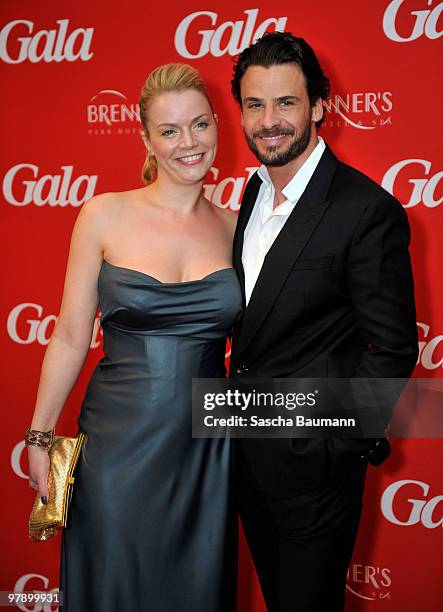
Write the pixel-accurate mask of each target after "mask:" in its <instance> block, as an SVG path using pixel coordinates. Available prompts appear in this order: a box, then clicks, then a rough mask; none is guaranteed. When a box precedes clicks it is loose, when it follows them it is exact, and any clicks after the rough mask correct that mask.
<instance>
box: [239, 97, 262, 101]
mask: <svg viewBox="0 0 443 612" xmlns="http://www.w3.org/2000/svg"><path fill="white" fill-rule="evenodd" d="M261 101H262V98H254V96H248V97H247V98H243V102H261Z"/></svg>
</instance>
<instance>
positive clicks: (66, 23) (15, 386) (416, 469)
mask: <svg viewBox="0 0 443 612" xmlns="http://www.w3.org/2000/svg"><path fill="white" fill-rule="evenodd" d="M0 10H1V23H0V66H1V71H2V77H3V81H2V82H3V83H4V86H3V95H2V96H1V97H0V108H1V117H2V120H3V123H4V125H3V144H4V146H3V154H2V158H1V171H2V193H1V196H0V197H1V204H0V206H1V213H2V218H3V228H6V231H5V229H4V230H3V233H2V236H3V239H2V241H1V245H0V248H1V249H2V251H3V252H2V253H1V259H2V261H3V262H5V263H6V264H7V265H5V266H4V267H3V274H2V289H3V290H4V298H3V300H2V305H1V313H0V317H1V321H2V324H1V335H2V339H1V340H2V347H3V355H4V357H5V360H4V364H3V367H2V373H3V385H2V391H3V408H4V409H3V415H2V431H3V435H2V443H1V445H0V453H1V469H2V473H3V482H5V484H6V487H3V491H2V494H3V503H2V505H1V508H2V510H1V512H2V519H1V524H2V526H3V529H2V536H1V538H2V550H3V553H2V555H3V559H2V563H1V566H2V576H1V584H0V590H14V589H15V590H18V591H20V590H22V591H23V590H33V589H37V590H44V591H51V590H53V589H56V588H57V584H58V563H59V560H58V555H59V547H60V539H59V538H58V537H57V538H55V539H53V540H52V541H49V542H47V543H38V544H35V543H31V542H29V541H28V537H27V519H28V514H29V511H30V508H31V506H32V503H33V492H32V491H31V490H29V489H28V483H27V462H26V453H24V452H23V447H24V445H23V441H22V438H23V432H24V430H25V429H26V427H27V426H28V425H29V423H30V420H31V415H32V411H33V403H34V399H35V393H36V389H37V383H38V376H39V371H40V366H41V362H42V358H43V355H44V351H45V346H46V344H47V342H48V340H49V338H50V336H51V333H52V330H53V326H54V321H55V319H56V316H57V313H58V309H59V306H60V298H61V292H62V286H63V277H64V271H65V264H66V257H67V253H68V247H69V238H70V233H71V230H72V226H73V224H74V222H75V218H76V216H77V214H78V211H79V207H80V206H81V205H82V204H83V202H84V201H85V199H87V198H89V197H91V196H92V195H93V194H94V193H100V192H103V191H119V190H123V189H128V188H131V187H138V186H140V178H139V175H140V169H141V166H142V163H143V159H144V147H143V145H142V142H141V140H140V138H139V135H138V133H139V126H138V123H137V113H138V109H137V100H138V96H139V92H140V89H141V86H142V84H143V82H144V80H145V78H146V76H147V74H148V73H149V72H150V71H151V70H152V69H153V68H154V67H155V66H157V65H159V64H162V63H166V62H170V61H188V62H190V63H192V64H193V65H195V66H196V67H197V68H198V69H199V70H200V71H201V72H202V73H203V75H204V77H205V78H206V80H207V82H208V85H209V89H210V92H211V94H212V98H213V101H214V105H215V108H216V111H217V113H218V115H219V119H220V122H219V126H220V146H219V154H218V157H217V160H216V165H215V166H214V168H212V170H211V173H210V175H209V176H208V178H207V185H206V193H207V195H208V197H209V198H210V199H211V201H212V202H214V204H215V205H218V206H222V207H227V206H229V207H230V208H232V209H233V210H238V207H239V200H240V197H241V193H242V191H243V188H244V185H245V182H246V180H247V178H248V176H249V175H250V173H251V172H252V171H253V169H254V168H255V167H256V166H257V162H256V160H255V159H254V158H253V157H252V155H251V154H250V153H249V151H248V150H247V147H246V145H245V143H244V141H243V135H242V131H241V127H240V118H239V111H238V108H237V107H236V105H235V104H234V102H233V100H232V99H231V96H230V90H229V82H230V78H231V72H232V55H234V54H236V53H238V51H239V50H241V49H242V48H243V47H244V46H247V45H249V44H250V42H251V41H252V40H253V38H254V36H260V35H261V34H262V33H263V32H264V31H265V30H266V29H270V30H275V29H280V30H282V29H286V30H289V31H292V32H293V33H294V34H296V35H300V36H303V37H304V38H306V39H307V40H308V42H310V44H311V45H312V46H313V47H314V49H315V50H316V51H317V53H318V56H319V58H320V61H321V63H322V64H323V66H324V68H325V71H326V73H327V74H328V75H329V77H330V79H331V83H332V100H331V103H330V111H331V112H330V114H329V115H328V117H327V120H326V124H325V126H324V127H323V128H322V130H321V133H322V135H323V137H324V138H325V140H326V141H327V142H328V143H329V145H330V146H331V147H332V149H333V150H334V151H335V152H336V154H337V155H338V156H339V157H340V158H341V159H343V160H344V161H346V162H348V163H350V164H352V165H354V166H357V167H358V168H359V169H360V170H362V171H363V172H366V173H367V174H368V175H369V176H371V177H372V178H374V179H375V180H376V181H377V182H379V183H380V184H382V185H383V186H384V187H385V188H386V189H388V190H389V191H391V192H393V193H394V194H395V195H396V196H397V197H398V198H399V199H400V201H401V202H402V204H403V205H404V207H405V208H406V211H407V213H408V216H409V219H410V223H411V226H412V247H411V251H412V258H413V266H414V273H415V284H416V298H417V325H418V327H419V336H420V347H421V352H420V358H419V363H418V364H417V368H416V372H415V376H419V377H441V376H442V368H443V342H442V340H443V318H442V305H443V293H442V285H441V283H440V284H439V281H440V255H441V252H442V238H441V236H442V226H443V223H442V214H441V211H442V206H441V204H442V202H443V189H442V184H443V181H442V180H441V179H442V177H443V172H442V169H441V157H440V155H439V153H440V151H439V148H440V142H441V138H437V136H436V127H437V125H438V123H439V122H440V117H441V108H442V102H443V100H442V90H443V88H442V85H441V83H439V82H438V76H440V73H441V59H442V58H441V50H442V48H441V40H440V39H441V37H442V35H443V17H442V12H443V3H438V1H437V0H393V1H389V0H361V1H360V2H357V3H348V2H341V3H331V2H327V1H326V0H319V1H318V2H316V3H312V2H311V1H310V0H299V1H298V2H296V3H294V2H290V1H289V0H282V1H280V2H274V3H269V2H265V1H264V0H254V1H253V0H251V2H247V3H246V2H243V1H241V2H234V0H226V2H224V3H219V2H215V1H211V0H206V1H205V0H199V1H197V0H184V1H183V2H177V3H168V7H167V11H165V10H164V8H163V6H162V5H161V3H145V2H141V1H140V0H133V1H132V2H130V3H124V4H122V3H120V2H115V1H113V0H108V1H107V2H104V1H103V0H98V1H97V2H93V3H85V2H77V3H73V2H68V1H66V0H61V1H60V0H57V1H56V0H47V1H46V2H45V3H42V2H38V1H37V0H25V1H24V2H20V3H18V2H13V1H12V0H4V1H3V2H2V6H1V9H0ZM95 331H96V333H95V335H94V341H93V345H92V347H91V351H90V355H89V358H88V361H87V364H86V367H85V371H84V372H83V374H82V376H81V378H80V380H79V382H78V384H77V385H76V387H75V389H74V391H73V393H72V394H71V397H70V399H69V401H68V403H67V405H66V408H65V410H64V412H63V415H62V417H61V420H60V422H59V426H58V433H60V434H66V435H68V434H73V433H74V432H75V420H76V417H77V414H78V411H79V407H80V403H81V400H82V396H83V393H84V390H85V386H86V383H87V380H88V377H89V375H90V372H91V370H92V368H93V366H94V364H95V363H96V361H97V360H98V359H99V357H100V354H101V344H102V338H101V333H100V328H98V327H96V330H95ZM442 448H443V443H442V442H441V441H440V440H406V439H405V440H397V441H394V453H393V457H392V458H391V459H390V460H389V462H388V463H387V464H386V465H385V467H384V468H383V469H381V470H378V471H376V470H373V469H371V470H370V473H369V477H368V486H367V493H366V498H365V510H364V515H363V520H362V525H361V529H360V534H359V538H358V543H357V547H356V551H355V555H354V558H353V561H352V565H351V567H350V571H349V578H348V592H347V609H348V610H349V611H359V612H371V611H375V610H377V611H378V610H383V611H386V612H394V611H395V612H397V611H401V612H408V611H414V612H415V611H416V610H417V608H418V607H420V608H421V609H423V610H427V611H428V612H430V611H434V610H437V609H438V610H439V609H441V608H440V605H441V604H442V600H443V596H442V586H441V575H440V572H441V566H442V563H443V551H442V535H441V534H442V531H441V529H442V526H443V495H442V494H443V485H442V479H441V467H442V452H441V451H442ZM240 556H241V559H240V578H241V580H240V585H241V586H240V594H239V601H240V605H239V609H240V611H241V612H249V611H250V612H259V611H262V610H264V605H263V603H262V599H261V595H260V591H259V588H258V585H257V582H256V578H255V575H254V573H253V569H252V565H251V561H250V558H249V555H248V551H247V548H246V546H245V544H244V542H243V540H242V546H241V551H240ZM296 571H297V568H294V572H296ZM439 604H440V605H439ZM325 606H327V604H326V603H325ZM22 609H23V610H24V609H34V610H41V609H42V608H41V607H39V606H35V607H32V606H28V608H25V607H22ZM49 609H50V608H49V607H48V608H45V610H49ZM325 609H326V607H325Z"/></svg>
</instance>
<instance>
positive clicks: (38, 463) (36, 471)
mask: <svg viewBox="0 0 443 612" xmlns="http://www.w3.org/2000/svg"><path fill="white" fill-rule="evenodd" d="M28 459H29V486H30V487H31V489H35V490H36V491H37V492H38V494H39V496H40V498H41V500H42V502H43V503H44V504H47V503H48V499H49V490H48V475H49V469H50V467H51V460H50V459H49V454H48V451H47V450H45V449H43V448H40V447H38V446H28Z"/></svg>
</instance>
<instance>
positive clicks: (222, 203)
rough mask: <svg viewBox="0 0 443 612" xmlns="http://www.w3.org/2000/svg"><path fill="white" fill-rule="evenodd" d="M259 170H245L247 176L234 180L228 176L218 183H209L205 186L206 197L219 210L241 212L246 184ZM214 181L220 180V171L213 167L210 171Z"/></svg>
mask: <svg viewBox="0 0 443 612" xmlns="http://www.w3.org/2000/svg"><path fill="white" fill-rule="evenodd" d="M256 170H257V167H252V166H251V167H249V168H245V171H246V173H247V176H241V177H238V178H234V177H233V176H228V177H226V178H224V179H222V180H221V181H219V182H218V183H208V184H206V185H204V186H203V192H204V195H205V197H206V198H207V199H208V200H209V201H210V202H212V203H213V204H215V205H216V206H218V207H219V208H230V209H231V210H239V209H240V202H241V198H242V194H243V190H244V188H245V185H246V183H247V182H248V181H249V179H250V178H251V176H252V175H253V174H254V172H255V171H256ZM209 172H210V173H211V174H212V178H213V179H214V181H217V180H218V177H219V172H220V171H219V169H218V168H215V167H212V168H211V169H210V171H209Z"/></svg>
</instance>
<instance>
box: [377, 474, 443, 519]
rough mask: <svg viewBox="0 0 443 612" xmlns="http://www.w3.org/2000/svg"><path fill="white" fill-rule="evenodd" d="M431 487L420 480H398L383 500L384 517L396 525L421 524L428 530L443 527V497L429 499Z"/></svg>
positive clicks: (437, 496) (390, 486) (384, 494)
mask: <svg viewBox="0 0 443 612" xmlns="http://www.w3.org/2000/svg"><path fill="white" fill-rule="evenodd" d="M429 490H430V486H429V485H428V484H426V483H425V482H421V481H420V480H398V481H396V482H393V483H392V484H390V485H389V486H388V487H387V488H386V490H385V491H384V493H383V495H382V498H381V511H382V513H383V516H384V517H385V518H386V519H387V520H388V521H389V522H390V523H393V524H394V525H401V526H402V527H409V526H411V525H417V524H418V523H421V524H422V525H423V527H426V529H435V528H436V527H443V505H440V508H438V505H439V504H441V502H442V501H443V495H436V496H435V497H431V498H429V497H428V496H429Z"/></svg>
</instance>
